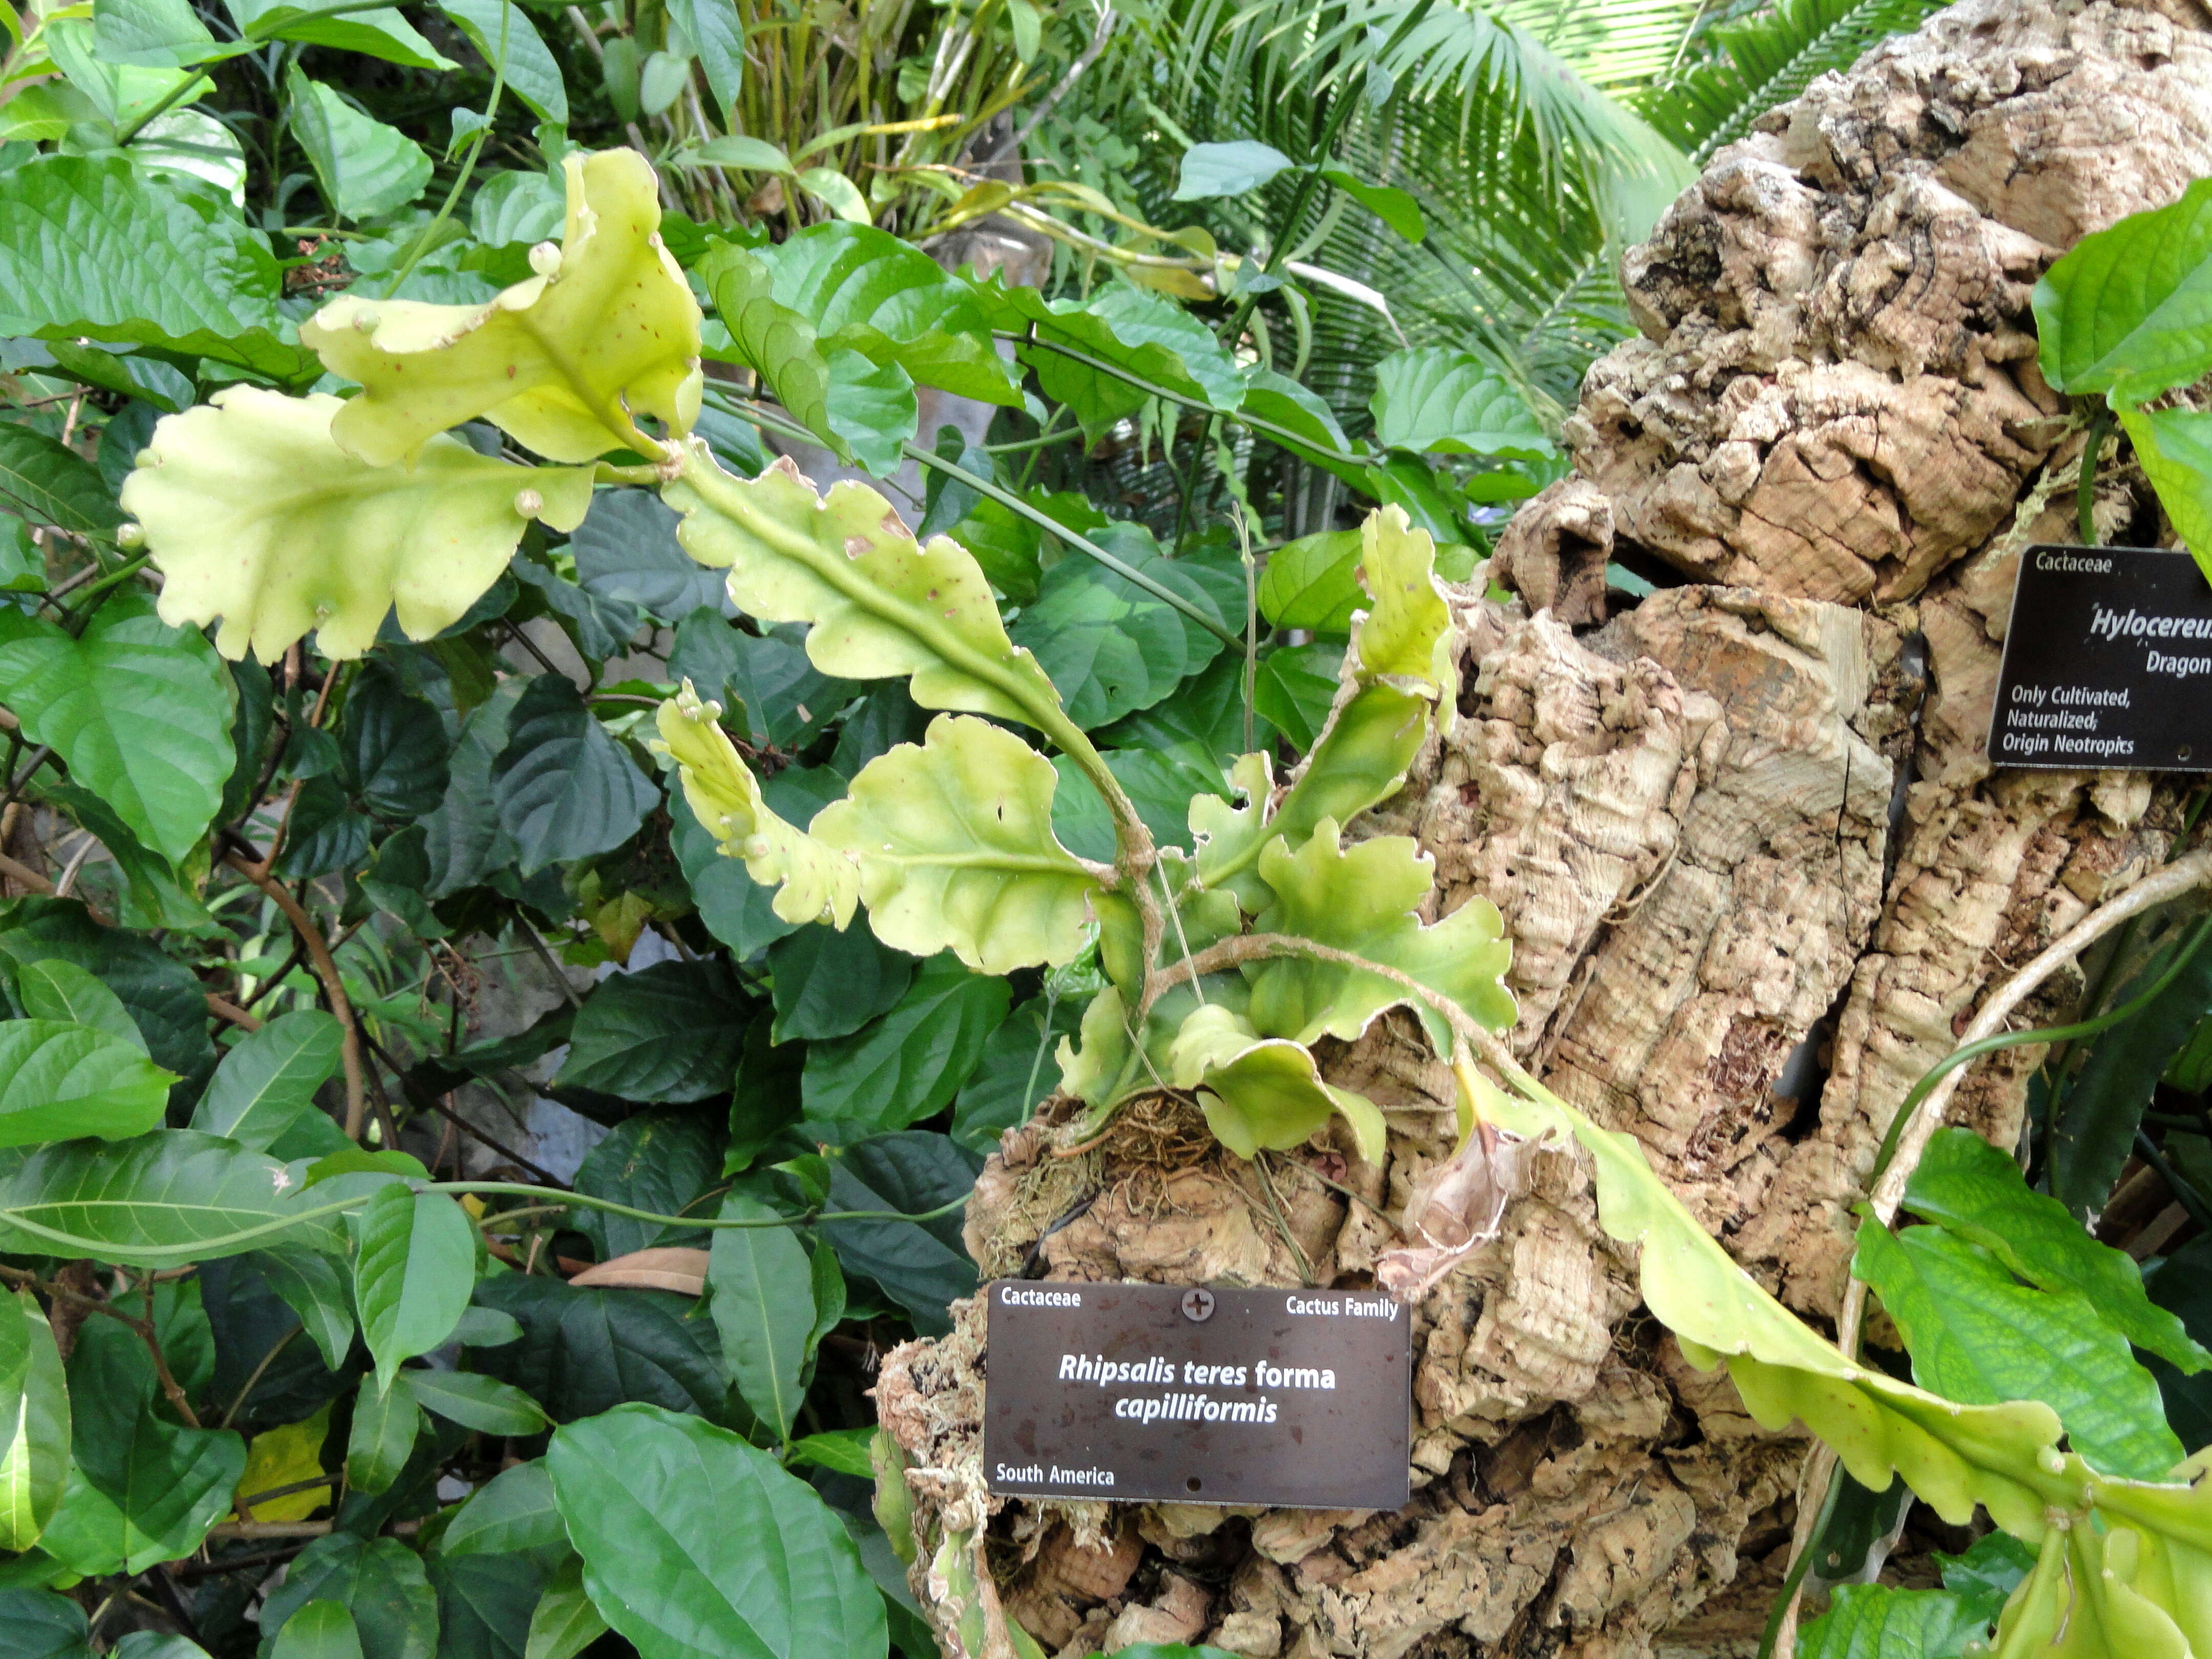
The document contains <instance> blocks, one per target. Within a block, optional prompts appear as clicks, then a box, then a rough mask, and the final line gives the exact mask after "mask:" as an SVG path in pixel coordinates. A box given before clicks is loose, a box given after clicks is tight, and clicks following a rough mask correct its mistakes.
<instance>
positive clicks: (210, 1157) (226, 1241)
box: [0, 1129, 344, 1267]
mask: <svg viewBox="0 0 2212 1659" xmlns="http://www.w3.org/2000/svg"><path fill="white" fill-rule="evenodd" d="M298 1191H299V1185H298V1180H297V1177H295V1176H294V1175H293V1174H292V1173H291V1171H289V1170H287V1169H286V1168H285V1167H284V1166H283V1164H280V1163H278V1162H277V1161H276V1159H275V1158H270V1157H267V1156H265V1155H264V1154H263V1153H260V1152H248V1151H246V1149H245V1148H244V1147H242V1146H237V1145H235V1144H234V1143H233V1142H231V1141H228V1140H221V1139H216V1138H215V1137H213V1136H211V1135H204V1134H199V1133H195V1132H193V1131H192V1130H190V1129H156V1130H155V1131H153V1132H152V1133H149V1134H143V1135H141V1136H139V1137H137V1139H133V1140H125V1141H119V1142H118V1143H116V1144H115V1145H113V1146H107V1145H103V1144H101V1143H99V1142H95V1141H89V1140H75V1141H65V1142H63V1143H61V1144H59V1145H55V1146H41V1147H38V1148H36V1149H33V1150H31V1151H28V1152H24V1151H14V1152H5V1153H0V1250H6V1251H7V1252H8V1253H9V1254H11V1255H91V1256H94V1257H95V1258H97V1259H98V1260H100V1261H112V1262H117V1263H119V1264H121V1265H123V1266H125V1267H183V1266H185V1265H186V1264H188V1263H191V1262H194V1261H203V1260H205V1259H208V1258H210V1257H214V1256H222V1255H238V1254H240V1253H241V1252H243V1251H246V1250H258V1249H269V1248H270V1247H271V1246H272V1245H276V1244H279V1243H285V1244H304V1245H307V1246H308V1247H309V1248H311V1249H321V1250H329V1251H334V1252H335V1251H343V1248H344V1246H343V1237H344V1233H343V1228H342V1227H340V1226H339V1225H337V1222H336V1220H335V1219H334V1218H331V1217H330V1216H327V1215H325V1216H319V1217H314V1218H308V1219H301V1212H302V1211H305V1210H308V1209H311V1208H313V1207H315V1203H316V1200H313V1199H312V1198H308V1199H303V1198H301V1197H300V1196H298Z"/></svg>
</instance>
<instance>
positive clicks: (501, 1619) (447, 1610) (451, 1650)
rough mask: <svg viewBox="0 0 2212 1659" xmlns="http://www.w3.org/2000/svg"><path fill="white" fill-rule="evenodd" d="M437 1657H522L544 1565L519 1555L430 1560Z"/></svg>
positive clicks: (542, 1576) (488, 1658)
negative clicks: (435, 1611) (436, 1593)
mask: <svg viewBox="0 0 2212 1659" xmlns="http://www.w3.org/2000/svg"><path fill="white" fill-rule="evenodd" d="M430 1583H431V1584H432V1585H433V1586H434V1587H435V1589H436V1590H437V1592H438V1659H523V1650H524V1648H525V1647H526V1644H528V1642H529V1640H530V1615H531V1612H532V1609H533V1608H535V1607H537V1605H538V1596H539V1595H541V1594H543V1593H544V1589H545V1569H544V1568H543V1567H541V1566H539V1565H538V1564H537V1563H536V1562H534V1561H526V1560H525V1559H523V1558H521V1557H520V1556H518V1555H465V1556H461V1557H459V1558H453V1557H448V1556H446V1555H443V1554H440V1555H436V1556H434V1557H432V1558H431V1561H430Z"/></svg>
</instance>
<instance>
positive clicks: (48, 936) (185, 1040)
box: [0, 898, 215, 1077]
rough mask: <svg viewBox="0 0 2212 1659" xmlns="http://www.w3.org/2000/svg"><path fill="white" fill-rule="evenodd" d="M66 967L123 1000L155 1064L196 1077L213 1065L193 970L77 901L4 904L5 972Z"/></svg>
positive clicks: (1, 959)
mask: <svg viewBox="0 0 2212 1659" xmlns="http://www.w3.org/2000/svg"><path fill="white" fill-rule="evenodd" d="M53 961H59V962H69V963H75V964H76V966H78V967H80V968H82V969H84V970H85V971H86V972H87V973H89V974H90V975H93V977H94V978H95V979H97V980H98V981H100V983H101V984H102V985H105V986H106V987H107V988H108V989H109V990H111V991H112V992H114V993H115V994H116V995H117V996H118V997H119V998H120V999H121V1000H122V1002H123V1006H125V1008H127V1009H129V1010H130V1011H131V1018H132V1019H133V1020H135V1021H137V1025H138V1030H139V1032H140V1033H141V1035H143V1036H144V1037H145V1039H146V1048H147V1050H148V1052H149V1053H150V1054H152V1055H153V1057H154V1063H155V1065H157V1066H164V1067H166V1068H167V1069H168V1070H169V1071H172V1072H175V1073H179V1074H181V1075H184V1076H187V1077H189V1076H191V1074H192V1073H195V1072H197V1071H198V1070H199V1069H200V1068H201V1067H202V1066H205V1065H209V1064H210V1063H212V1062H213V1060H214V1059H215V1048H214V1045H213V1044H212V1043H210V1042H209V1040H208V1034H207V1030H208V1012H207V997H206V994H205V993H204V991H203V990H202V989H201V987H200V982H199V981H197V979H195V978H193V977H192V975H191V969H188V968H186V967H185V965H184V964H183V963H180V962H179V961H177V960H176V959H175V958H173V957H169V956H167V955H165V954H163V952H162V951H161V949H160V948H159V947H158V946H157V945H154V944H153V943H152V942H151V941H150V940H148V939H143V938H140V937H138V936H137V935H135V934H132V933H125V932H124V931H123V930H121V929H120V928H112V927H101V926H100V924H99V923H97V922H95V921H93V920H92V918H91V917H90V916H88V915H86V913H85V908H84V906H83V905H82V904H80V903H79V902H77V901H76V900H75V899H51V898H21V899H13V900H8V901H0V973H6V974H7V975H9V978H10V979H11V980H13V979H14V977H15V975H18V974H19V973H20V972H21V969H22V966H23V965H24V964H25V963H33V962H53Z"/></svg>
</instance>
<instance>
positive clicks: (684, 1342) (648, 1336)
mask: <svg viewBox="0 0 2212 1659" xmlns="http://www.w3.org/2000/svg"><path fill="white" fill-rule="evenodd" d="M477 1301H478V1302H479V1303H480V1304H483V1305H484V1306H486V1307H491V1308H495V1309H497V1310H500V1311H501V1312H503V1313H507V1314H511V1315H512V1316H513V1317H514V1318H516V1319H517V1320H520V1322H521V1323H522V1328H523V1334H522V1340H520V1341H519V1342H511V1343H508V1344H507V1345H506V1346H503V1347H498V1348H484V1349H480V1350H477V1351H476V1352H474V1353H473V1354H472V1355H471V1364H474V1365H475V1366H476V1368H477V1370H481V1371H483V1372H484V1373H485V1374H486V1375H488V1376H496V1377H499V1378H501V1380H502V1381H505V1382H508V1383H513V1384H514V1385H515V1386H516V1387H518V1388H520V1389H524V1390H526V1392H527V1393H529V1394H530V1395H531V1396H532V1398H533V1399H535V1400H537V1401H538V1403H539V1404H540V1405H542V1406H544V1407H545V1409H546V1410H547V1411H548V1412H549V1413H551V1415H552V1416H553V1418H554V1419H555V1420H556V1421H558V1422H563V1423H565V1422H570V1421H573V1420H574V1419H578V1418H585V1417H591V1416H593V1415H595V1414H597V1413H600V1412H604V1411H606V1410H607V1409H609V1408H610V1407H614V1406H617V1405H619V1404H620V1403H621V1402H622V1401H625V1400H644V1401H652V1402H653V1403H654V1404H656V1405H659V1406H665V1407H668V1408H669V1409H670V1410H671V1411H689V1412H701V1413H710V1414H713V1415H715V1416H720V1414H721V1413H723V1411H724V1410H725V1407H726V1401H727V1399H728V1395H729V1392H730V1378H729V1374H728V1372H726V1370H723V1368H722V1357H721V1351H720V1344H719V1343H718V1342H717V1340H716V1339H715V1334H714V1324H713V1322H712V1321H710V1320H707V1319H703V1318H700V1317H698V1313H699V1307H698V1303H697V1299H696V1297H688V1296H678V1295H676V1294H674V1293H672V1292H669V1291H628V1290H599V1289H592V1288H588V1287H586V1288H582V1289H579V1288H577V1287H575V1286H573V1285H568V1284H565V1283H563V1282H562V1281H561V1280H559V1279H547V1278H544V1277H542V1276H539V1275H536V1274H525V1273H503V1274H500V1275H498V1276H496V1277H495V1278H491V1279H485V1280H484V1281H483V1283H482V1284H481V1285H478V1286H477Z"/></svg>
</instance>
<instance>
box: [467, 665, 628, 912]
mask: <svg viewBox="0 0 2212 1659" xmlns="http://www.w3.org/2000/svg"><path fill="white" fill-rule="evenodd" d="M507 729H508V736H507V747H506V748H505V749H503V750H501V751H500V756H499V758H498V759H497V760H495V761H494V762H493V763H492V770H491V779H492V796H493V799H494V800H495V801H496V802H497V804H498V808H499V822H500V827H501V829H504V830H505V831H506V832H507V835H508V836H511V837H512V838H513V842H514V844H515V847H516V848H518V850H519V851H520V854H521V872H522V873H523V874H525V875H529V874H531V873H532V872H536V871H538V870H542V869H544V867H545V866H547V865H549V864H552V863H556V862H566V861H567V860H571V859H581V858H589V857H591V856H592V854H595V853H605V852H611V851H612V850H613V849H614V848H617V847H619V846H621V845H622V844H623V842H626V841H628V840H629V838H630V837H631V836H634V835H635V834H636V833H637V828H638V825H640V824H641V823H644V822H645V815H646V814H647V812H650V811H652V810H653V807H654V806H656V805H659V800H660V792H659V790H658V789H656V788H654V787H653V785H652V784H651V783H649V782H648V781H647V780H646V777H645V775H644V774H643V773H642V772H641V771H639V770H638V768H637V763H635V761H633V760H631V759H630V757H629V755H628V754H627V753H625V752H624V751H623V748H622V746H621V745H620V744H617V742H616V741H615V740H614V739H613V738H611V737H610V736H608V735H607V731H606V728H605V726H601V725H600V724H599V721H598V720H594V719H593V718H592V712H591V710H590V709H588V708H586V707H585V706H584V699H583V697H582V696H580V694H579V693H578V691H577V690H576V688H575V686H574V684H573V683H572V682H570V681H569V680H568V678H565V677H564V676H562V675H559V674H541V675H539V676H538V678H536V679H533V680H532V681H531V682H530V689H529V690H526V691H525V692H524V693H523V694H522V697H521V700H520V702H517V703H516V704H515V706H514V713H513V716H512V718H511V719H510V720H509V723H508V728H507Z"/></svg>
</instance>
